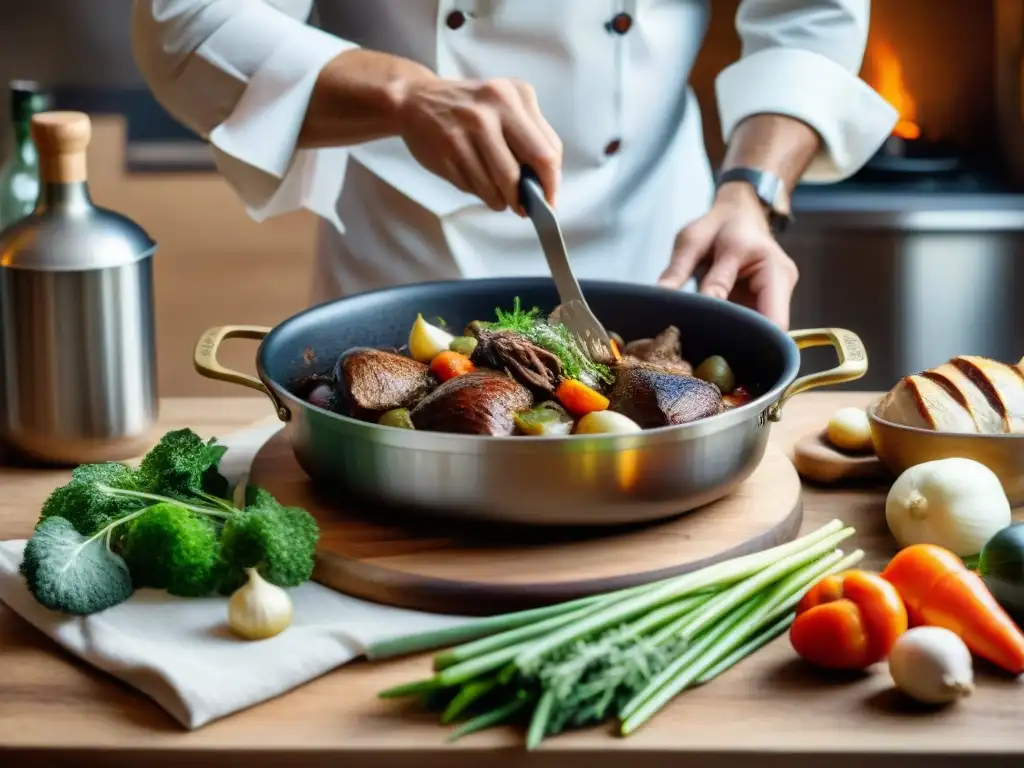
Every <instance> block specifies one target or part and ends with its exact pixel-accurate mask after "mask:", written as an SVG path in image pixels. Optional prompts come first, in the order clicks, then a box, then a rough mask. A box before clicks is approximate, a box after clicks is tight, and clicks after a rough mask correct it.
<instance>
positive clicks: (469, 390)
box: [411, 370, 533, 437]
mask: <svg viewBox="0 0 1024 768" xmlns="http://www.w3.org/2000/svg"><path fill="white" fill-rule="evenodd" d="M532 406H533V395H531V394H530V391H529V390H528V389H527V388H526V387H524V386H523V385H522V384H520V383H519V382H518V381H516V380H515V379H513V378H512V377H510V376H506V375H505V374H503V373H498V372H497V371H488V370H482V371H474V372H473V373H466V374H463V375H462V376H456V377H455V378H454V379H449V380H448V381H446V382H445V383H444V384H442V385H441V386H439V387H438V388H437V389H435V390H434V391H433V392H431V393H430V394H429V395H427V396H426V397H425V398H423V399H422V400H421V401H420V402H419V404H418V405H417V406H416V407H415V408H413V409H412V413H411V416H412V423H413V426H414V427H416V429H419V430H424V431H428V432H457V433H459V434H464V435H491V436H495V437H502V436H507V435H511V434H512V432H513V430H514V429H515V421H514V419H513V417H514V415H515V414H516V413H518V412H519V411H526V410H529V409H530V408H531V407H532Z"/></svg>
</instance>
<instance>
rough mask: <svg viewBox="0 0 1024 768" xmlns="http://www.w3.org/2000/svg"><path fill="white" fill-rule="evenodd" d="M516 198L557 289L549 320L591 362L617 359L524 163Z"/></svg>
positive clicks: (552, 215) (551, 213) (551, 214)
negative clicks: (560, 327) (570, 337)
mask: <svg viewBox="0 0 1024 768" xmlns="http://www.w3.org/2000/svg"><path fill="white" fill-rule="evenodd" d="M519 200H520V203H521V204H522V206H523V208H524V210H525V211H526V215H527V216H529V217H530V220H531V221H532V222H533V226H534V228H535V229H536V230H537V237H538V238H540V245H541V249H542V250H543V251H544V256H545V258H546V259H547V262H548V268H549V269H550V270H551V277H552V278H553V279H554V281H555V288H556V289H557V290H558V298H559V301H560V304H559V306H558V308H557V309H556V310H555V311H554V312H553V313H552V314H551V316H550V317H549V320H550V321H551V322H558V323H561V324H562V325H564V326H565V327H566V328H568V329H569V332H570V333H571V334H572V335H573V337H574V338H575V339H576V342H577V344H579V346H580V349H582V350H583V351H584V352H586V353H587V354H588V355H590V358H591V359H592V360H594V362H598V363H606V364H607V363H612V362H614V361H616V360H618V359H619V358H620V354H619V350H618V348H617V347H616V346H615V342H613V341H612V339H611V336H609V335H608V331H606V330H605V328H604V326H603V325H601V322H600V321H599V320H598V319H597V317H595V316H594V313H593V312H592V311H591V309H590V307H589V306H588V305H587V300H586V299H585V298H583V291H581V290H580V284H579V283H578V282H577V280H576V276H575V275H574V274H573V272H572V267H571V266H570V265H569V254H568V252H567V251H566V249H565V239H564V238H563V237H562V230H561V228H560V227H559V226H558V219H557V218H556V217H555V212H554V210H552V208H551V206H550V205H548V203H547V200H545V199H544V190H543V189H542V188H541V185H540V180H539V179H538V178H537V174H536V173H534V171H533V169H532V168H530V167H529V166H528V165H521V166H520V167H519Z"/></svg>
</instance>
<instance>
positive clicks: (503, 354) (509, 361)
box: [471, 330, 562, 394]
mask: <svg viewBox="0 0 1024 768" xmlns="http://www.w3.org/2000/svg"><path fill="white" fill-rule="evenodd" d="M476 338H477V345H476V349H474V350H473V356H472V358H471V359H472V361H473V364H474V365H476V366H477V367H480V368H496V369H497V370H499V371H500V370H503V369H504V370H507V371H508V372H509V373H510V374H512V376H513V377H514V378H515V379H516V380H518V381H519V382H521V383H523V384H525V385H526V386H527V387H529V388H530V389H532V390H534V391H535V392H546V393H548V394H550V393H552V392H554V391H555V387H556V386H558V382H559V379H560V378H561V375H562V361H561V360H559V359H558V357H556V356H555V355H553V354H551V353H550V352H548V351H547V350H546V349H543V348H542V347H538V346H537V345H536V344H534V343H533V342H532V341H530V340H529V339H527V338H526V337H525V336H523V335H522V334H520V333H516V332H515V331H489V330H478V331H477V337H476Z"/></svg>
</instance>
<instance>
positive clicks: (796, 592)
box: [620, 550, 864, 735]
mask: <svg viewBox="0 0 1024 768" xmlns="http://www.w3.org/2000/svg"><path fill="white" fill-rule="evenodd" d="M837 554H839V553H833V554H832V555H830V556H829V557H828V558H826V560H828V561H829V562H828V565H827V566H825V567H822V564H820V563H811V564H809V565H808V566H807V568H805V569H804V570H803V572H802V573H801V572H797V573H796V574H793V577H794V578H793V579H785V580H783V581H782V582H780V583H779V584H778V585H776V587H775V588H773V589H772V591H771V592H769V594H768V597H767V599H766V600H765V602H764V603H763V604H761V605H760V606H758V608H757V609H756V610H755V611H754V612H753V614H752V615H748V616H746V617H744V619H745V620H744V621H742V622H739V623H737V624H736V625H735V626H733V627H732V628H731V630H730V632H728V633H727V634H726V635H725V636H724V637H723V638H722V639H721V643H720V644H719V645H717V646H714V647H712V648H709V649H708V650H707V652H705V653H703V654H702V655H701V656H700V657H699V658H697V659H696V660H694V661H693V663H692V664H691V665H690V666H688V667H687V666H686V665H683V664H678V665H676V664H674V665H672V666H670V667H669V668H668V669H666V670H664V671H663V672H662V673H661V674H660V675H658V677H657V678H655V680H652V681H651V683H650V684H649V685H648V687H647V688H646V689H644V690H643V691H642V692H641V693H640V694H638V695H637V696H635V697H634V698H633V699H632V700H631V701H630V702H629V703H628V704H627V705H626V706H625V707H624V709H623V711H622V717H623V721H622V725H621V729H620V730H621V733H622V734H623V735H627V734H629V733H632V732H633V731H635V730H636V729H637V728H639V727H640V726H641V725H643V724H644V723H645V722H647V721H648V720H649V719H650V718H651V717H652V716H653V715H654V714H655V713H656V712H657V711H658V710H659V709H661V708H662V707H663V706H664V705H665V704H666V703H668V701H669V700H671V699H672V698H673V697H674V696H675V695H676V694H677V693H679V692H680V691H682V690H683V689H684V688H686V687H687V686H688V685H690V683H692V682H693V681H695V680H696V679H698V678H699V677H700V676H701V675H702V674H704V672H706V671H707V670H709V669H711V668H712V667H713V666H714V665H715V664H716V663H717V662H718V661H719V660H721V659H723V658H725V657H726V656H727V655H728V654H729V653H730V651H731V650H732V649H733V648H735V647H737V646H738V645H740V644H741V643H742V642H743V641H744V640H746V639H747V638H748V637H750V636H752V635H754V634H756V632H757V631H758V630H759V629H760V628H761V627H762V625H763V624H765V623H768V622H772V621H775V620H776V619H777V618H778V616H779V615H781V614H782V613H783V612H784V611H786V610H791V609H792V608H794V607H796V604H797V603H798V602H799V601H800V599H801V598H802V597H803V593H804V592H806V590H807V589H809V588H810V587H811V586H812V585H813V584H814V583H815V582H816V581H818V579H820V578H821V577H822V576H824V575H825V574H826V573H834V572H838V571H841V570H846V569H847V568H849V567H850V566H851V565H853V564H855V563H857V562H859V560H860V559H861V558H863V556H864V553H863V552H862V551H860V550H857V551H856V552H853V553H851V554H850V555H848V556H847V557H845V558H842V555H841V554H839V556H838V557H837V556H836V555H837ZM840 558H842V559H840Z"/></svg>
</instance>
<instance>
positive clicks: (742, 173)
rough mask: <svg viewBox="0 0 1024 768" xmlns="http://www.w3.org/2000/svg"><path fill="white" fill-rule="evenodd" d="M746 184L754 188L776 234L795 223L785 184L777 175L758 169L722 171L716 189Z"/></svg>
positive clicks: (742, 168)
mask: <svg viewBox="0 0 1024 768" xmlns="http://www.w3.org/2000/svg"><path fill="white" fill-rule="evenodd" d="M737 181H739V182H744V183H746V184H749V185H750V186H751V187H753V188H754V193H755V194H756V195H757V198H758V200H760V201H761V204H762V205H764V207H765V213H766V214H767V216H768V223H769V225H770V226H771V228H772V231H774V232H775V233H780V232H784V231H785V229H786V227H788V226H789V224H790V223H791V222H792V221H793V214H792V213H791V212H790V210H789V200H788V195H787V193H786V184H785V182H784V181H783V180H782V179H781V178H780V177H779V176H777V175H776V174H774V173H770V172H769V171H761V170H758V169H756V168H746V167H742V166H737V167H735V168H729V169H728V170H725V171H720V172H719V174H718V178H717V179H716V183H715V188H716V189H717V188H718V187H721V186H722V185H723V184H729V183H731V182H737Z"/></svg>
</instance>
